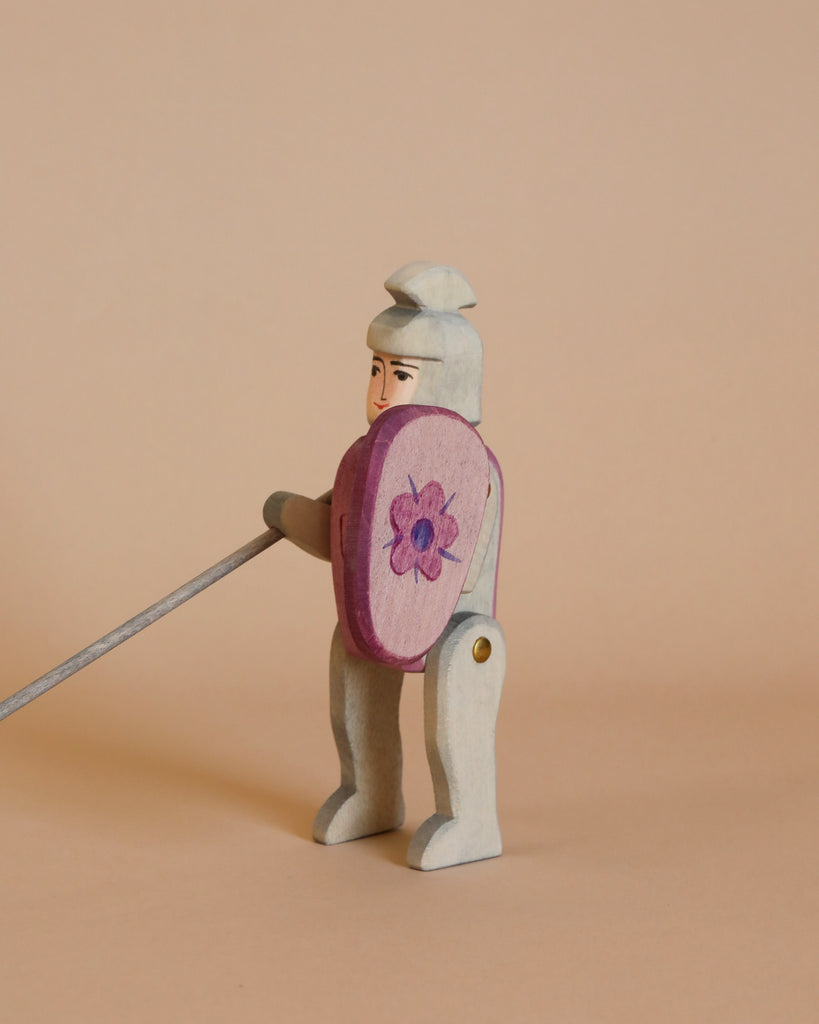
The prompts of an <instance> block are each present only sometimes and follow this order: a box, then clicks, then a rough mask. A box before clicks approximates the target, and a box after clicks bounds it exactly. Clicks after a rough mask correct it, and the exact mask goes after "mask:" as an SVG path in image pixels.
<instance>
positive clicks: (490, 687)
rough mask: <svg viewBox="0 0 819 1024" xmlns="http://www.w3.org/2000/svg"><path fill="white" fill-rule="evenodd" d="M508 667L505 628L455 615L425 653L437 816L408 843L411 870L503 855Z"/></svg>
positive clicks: (485, 618) (483, 618) (490, 621)
mask: <svg viewBox="0 0 819 1024" xmlns="http://www.w3.org/2000/svg"><path fill="white" fill-rule="evenodd" d="M505 672H506V644H505V641H504V637H503V630H502V629H501V627H500V625H499V624H498V623H497V622H496V621H495V620H494V619H491V618H489V617H488V616H486V615H473V614H470V613H461V614H458V615H455V616H453V618H452V620H451V621H450V623H449V625H448V626H447V628H446V629H445V630H444V633H443V635H442V636H441V638H440V640H438V642H437V643H436V644H435V646H434V647H433V648H432V650H431V651H430V652H429V654H428V655H427V661H426V670H425V673H424V726H425V732H426V745H427V757H428V758H429V765H430V770H431V771H432V782H433V787H434V790H435V810H436V813H435V814H433V815H432V817H431V818H428V819H427V820H426V821H425V822H424V824H423V825H421V827H420V828H419V829H418V831H417V832H416V833H415V835H414V837H413V839H412V842H411V843H410V848H409V854H408V860H409V864H410V867H413V868H420V869H421V870H423V871H429V870H432V869H434V868H445V867H449V866H450V865H452V864H463V863H465V862H467V861H471V860H483V859H484V858H486V857H497V856H498V855H499V854H500V852H501V835H500V828H499V826H498V813H497V801H496V796H495V723H496V720H497V716H498V707H499V705H500V697H501V690H502V689H503V679H504V675H505Z"/></svg>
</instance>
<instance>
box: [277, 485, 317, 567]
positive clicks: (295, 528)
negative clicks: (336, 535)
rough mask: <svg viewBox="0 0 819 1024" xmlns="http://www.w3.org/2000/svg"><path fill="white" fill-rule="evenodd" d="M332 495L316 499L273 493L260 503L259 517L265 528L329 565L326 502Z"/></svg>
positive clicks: (281, 492)
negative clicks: (281, 534)
mask: <svg viewBox="0 0 819 1024" xmlns="http://www.w3.org/2000/svg"><path fill="white" fill-rule="evenodd" d="M332 496H333V492H332V491H327V493H326V494H322V496H321V497H320V498H305V497H304V495H302V494H291V493H290V492H289V491H276V492H275V493H274V494H271V495H270V497H269V498H268V499H267V501H266V502H265V503H264V509H263V511H262V515H263V516H264V521H265V522H266V523H267V525H268V526H271V527H273V528H274V529H276V530H281V532H282V533H283V534H284V535H285V537H287V539H288V540H291V541H292V542H293V543H294V544H295V545H297V547H300V548H301V549H302V550H303V551H306V552H307V553H308V554H310V555H315V556H316V558H322V559H324V561H325V562H329V561H330V501H331V499H332Z"/></svg>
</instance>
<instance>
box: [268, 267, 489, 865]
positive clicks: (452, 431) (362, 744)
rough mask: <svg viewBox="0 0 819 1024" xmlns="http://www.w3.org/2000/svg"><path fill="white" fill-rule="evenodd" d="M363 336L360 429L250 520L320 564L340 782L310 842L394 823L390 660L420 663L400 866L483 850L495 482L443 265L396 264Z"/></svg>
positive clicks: (465, 328)
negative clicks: (425, 786)
mask: <svg viewBox="0 0 819 1024" xmlns="http://www.w3.org/2000/svg"><path fill="white" fill-rule="evenodd" d="M385 287H386V289H387V291H388V292H389V293H390V295H391V296H392V298H393V299H394V300H395V305H393V306H390V307H389V308H388V309H385V310H384V311H383V312H382V313H380V314H379V315H378V316H377V317H376V318H375V320H373V322H372V324H370V328H369V331H368V334H367V345H368V346H369V347H370V348H371V349H372V350H373V357H372V367H371V371H370V372H371V377H370V385H369V390H368V392H367V421H368V423H370V429H369V431H368V433H367V434H366V435H365V436H364V437H361V438H359V439H358V440H357V441H356V442H355V443H354V444H353V445H352V447H351V448H350V449H349V450H348V451H347V453H346V454H345V456H344V458H343V459H342V460H341V464H340V466H339V468H338V472H337V474H336V479H335V484H334V486H333V490H332V491H331V492H329V494H327V495H324V496H323V497H322V498H319V499H315V500H314V499H311V498H306V497H303V496H301V495H295V494H290V493H289V492H286V491H277V492H276V493H275V494H272V495H271V496H270V498H268V500H267V502H266V503H265V507H264V519H265V522H266V523H267V525H268V526H271V527H275V528H276V529H279V530H281V531H282V532H283V533H284V534H285V536H286V537H288V538H289V539H290V540H292V541H293V542H294V543H295V544H297V545H299V546H300V547H302V548H304V549H305V550H306V551H308V552H310V553H311V554H313V555H316V556H318V557H320V558H325V559H327V560H328V561H330V562H332V569H333V583H334V587H335V595H336V604H337V607H338V618H339V622H338V626H337V628H336V631H335V634H334V636H333V641H332V647H331V652H330V708H331V717H332V725H333V734H334V736H335V741H336V746H337V748H338V754H339V759H340V762H341V785H340V786H339V788H338V789H337V790H336V791H335V792H334V793H333V794H332V795H331V796H330V797H329V798H328V799H327V800H326V801H325V803H324V805H323V807H322V808H321V809H320V810H319V812H318V815H317V816H316V819H315V823H314V826H313V837H314V838H315V839H316V841H317V842H319V843H326V844H333V843H342V842H346V841H347V840H351V839H359V838H361V837H362V836H368V835H373V834H375V833H378V832H386V831H389V830H391V829H396V828H399V827H400V826H401V825H402V824H403V821H404V799H403V795H402V792H401V766H402V754H401V736H400V733H399V725H398V708H399V699H400V695H401V686H402V682H403V678H404V673H405V672H415V673H418V672H423V674H424V724H425V734H426V747H427V757H428V759H429V765H430V769H431V772H432V780H433V787H434V794H435V813H434V814H433V815H432V816H431V817H430V818H428V819H427V820H426V821H425V822H424V823H423V824H422V825H421V826H420V828H419V829H418V831H417V832H416V833H415V835H414V837H413V839H412V841H411V843H410V846H409V853H408V861H409V864H410V866H411V867H413V868H419V869H421V870H431V869H434V868H443V867H448V866H451V865H453V864H462V863H465V862H468V861H474V860H482V859H484V858H487V857H497V856H498V855H499V854H500V852H501V834H500V828H499V826H498V816H497V804H496V795H495V791H496V785H495V723H496V720H497V714H498V706H499V704H500V696H501V690H502V688H503V680H504V674H505V668H506V651H505V643H504V636H503V631H502V630H501V627H500V625H499V624H498V622H497V621H496V619H495V588H496V575H497V564H498V551H499V548H500V537H501V517H502V510H503V482H502V478H501V473H500V468H499V466H498V463H497V461H496V460H495V457H494V456H493V455H492V453H491V452H490V451H489V450H488V449H487V448H486V447H485V445H484V444H483V441H482V440H481V438H480V436H479V434H478V433H477V431H476V430H475V426H476V425H477V424H478V423H480V419H481V373H482V364H483V350H482V345H481V340H480V337H479V336H478V333H477V331H476V330H475V328H474V327H473V326H472V324H471V323H470V322H469V321H468V320H467V319H466V318H465V317H464V316H463V315H462V314H461V313H460V312H459V310H461V309H464V308H467V307H470V306H474V305H475V302H476V299H475V294H474V292H473V291H472V288H471V287H470V285H469V283H468V281H467V280H466V278H465V277H464V276H463V275H462V274H461V273H460V272H459V271H457V270H455V269H454V268H453V267H447V266H441V265H438V264H435V263H427V262H416V263H409V264H407V265H406V266H404V267H401V269H400V270H397V271H396V272H395V273H394V274H393V275H392V276H391V277H390V278H389V279H388V280H387V281H386V282H385Z"/></svg>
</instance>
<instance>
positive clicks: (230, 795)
mask: <svg viewBox="0 0 819 1024" xmlns="http://www.w3.org/2000/svg"><path fill="white" fill-rule="evenodd" d="M0 740H2V744H1V745H0V758H1V759H2V761H3V762H5V763H6V766H5V768H4V771H3V774H4V775H5V779H6V783H5V785H6V786H9V784H10V787H11V788H13V790H14V794H15V799H16V800H17V801H20V800H22V801H24V802H25V803H26V804H27V806H29V807H34V806H36V807H39V808H42V809H45V810H48V811H49V812H54V811H56V812H57V813H59V812H60V810H62V809H65V808H66V806H67V804H69V803H70V805H71V813H72V815H77V814H83V813H85V812H87V813H88V814H93V816H94V817H99V816H100V815H101V814H104V815H105V816H106V818H111V817H114V818H117V819H119V820H122V819H124V818H128V819H129V820H131V821H136V822H139V821H144V820H146V819H152V818H154V817H156V816H157V815H159V814H160V813H163V812H164V813H167V810H168V806H169V804H170V805H172V806H173V807H180V806H184V807H185V808H191V807H197V806H198V807H200V808H201V807H206V806H207V805H211V806H213V805H215V804H219V805H222V806H223V807H225V808H227V809H228V811H229V813H232V814H234V815H235V814H236V813H237V812H238V813H240V814H242V815H243V816H245V817H249V818H252V819H255V820H257V821H260V822H264V823H267V824H270V825H275V826H277V827H278V828H280V829H283V830H285V831H287V832H290V833H292V834H294V835H296V836H299V837H303V838H305V839H309V838H310V836H311V830H312V821H313V816H314V814H315V811H316V807H317V806H318V803H320V800H319V799H317V798H316V797H307V796H305V795H304V794H303V793H302V794H299V793H297V792H295V791H294V790H292V789H289V788H288V787H286V786H283V785H278V786H277V785H276V784H275V783H273V782H272V781H271V782H268V781H267V780H268V779H272V778H275V776H276V774H277V768H278V766H277V765H276V764H275V763H274V762H273V759H272V758H271V763H270V765H269V766H267V768H266V770H265V777H264V778H259V779H258V780H254V779H252V778H250V774H251V772H252V767H249V768H247V770H246V774H243V773H242V771H241V769H240V768H237V767H236V766H229V765H225V764H222V765H221V766H220V765H219V764H218V763H217V762H216V761H215V759H214V758H213V756H212V755H209V754H207V753H203V754H202V756H201V758H199V757H197V754H196V752H187V753H186V752H182V751H179V750H175V749H171V748H169V747H166V746H159V745H158V744H157V742H156V740H155V739H152V740H151V741H150V742H144V743H141V742H139V740H138V739H136V738H135V737H134V735H133V734H132V733H131V734H128V735H125V736H122V737H121V738H117V736H116V735H115V734H112V733H111V732H110V731H109V732H107V733H106V734H105V735H101V734H99V733H97V732H93V733H89V732H88V731H87V730H85V729H83V731H82V732H80V731H79V730H78V731H72V730H71V728H70V726H68V725H67V726H65V727H59V726H58V727H54V726H50V725H40V724H38V725H37V726H35V727H33V728H28V729H27V730H26V731H25V733H22V734H14V735H13V736H12V734H11V733H8V734H7V735H6V736H0ZM291 772H292V769H291ZM279 774H281V775H282V776H284V775H285V774H286V773H285V772H284V771H282V772H280V773H279Z"/></svg>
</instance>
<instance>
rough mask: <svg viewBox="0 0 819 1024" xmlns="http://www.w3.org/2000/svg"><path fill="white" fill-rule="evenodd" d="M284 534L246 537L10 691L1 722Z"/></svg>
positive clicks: (0, 704)
mask: <svg viewBox="0 0 819 1024" xmlns="http://www.w3.org/2000/svg"><path fill="white" fill-rule="evenodd" d="M283 536H284V534H283V533H282V532H281V531H280V530H275V529H270V530H266V531H265V532H264V533H261V534H259V536H258V537H254V538H253V540H251V541H248V542H247V544H244V545H243V546H242V547H240V548H238V550H236V551H234V552H233V553H232V554H230V555H227V556H226V557H225V558H223V559H222V560H221V561H220V562H217V563H216V565H212V566H211V567H210V568H209V569H205V571H204V572H201V573H199V575H198V576H195V577H194V578H193V579H192V580H188V582H187V583H183V584H182V586H181V587H177V589H176V590H174V591H172V592H171V593H170V594H168V595H167V596H166V597H163V598H162V599H161V600H159V601H157V602H156V603H155V604H152V605H151V606H150V607H149V608H146V609H145V610H144V611H141V612H140V613H139V614H138V615H135V616H134V617H133V618H132V619H128V621H127V622H123V624H122V625H121V626H117V628H116V629H112V630H111V632H110V633H106V634H105V636H103V637H100V639H99V640H97V641H95V642H94V643H93V644H89V646H88V647H84V648H83V649H82V650H81V651H79V652H78V653H77V654H75V655H74V657H73V658H69V659H68V661H64V662H63V663H62V664H61V665H58V666H57V667H56V668H53V669H52V670H51V671H50V672H46V674H45V675H44V676H40V678H39V679H35V680H34V682H33V683H29V684H28V686H24V687H23V688H22V690H18V691H17V693H14V694H12V695H11V697H7V698H6V699H5V700H4V701H2V702H0V722H2V721H3V719H4V718H8V716H9V715H13V714H14V712H15V711H19V710H20V708H22V707H25V706H26V704H30V703H31V701H33V700H35V699H36V698H37V697H39V696H40V695H41V694H43V693H45V692H46V691H47V690H50V689H52V687H54V686H56V685H57V684H58V683H61V682H62V681H63V680H64V679H68V677H69V676H73V675H74V673H75V672H79V670H80V669H81V668H85V666H86V665H90V664H91V662H92V661H96V660H97V658H101V657H102V656H103V654H107V653H108V651H110V650H112V649H113V648H114V647H118V646H119V645H120V644H121V643H124V642H125V641H126V640H129V639H130V638H131V637H132V636H134V634H135V633H139V631H140V630H142V629H145V627H146V626H150V625H151V624H152V623H154V622H156V621H157V619H161V618H162V616H163V615H167V614H168V612H172V611H173V610H174V608H178V607H179V605H181V604H184V603H185V601H188V600H190V598H192V597H195V596H196V595H197V594H199V593H201V592H202V591H203V590H205V588H206V587H209V586H210V585H211V584H212V583H216V581H217V580H220V579H222V577H223V576H227V574H228V573H231V572H233V570H234V569H238V568H239V566H240V565H244V563H245V562H249V561H250V559H251V558H255V556H256V555H258V554H261V552H262V551H264V550H266V549H267V548H269V547H270V546H271V545H272V544H275V543H276V541H277V540H281V539H282V537H283Z"/></svg>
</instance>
